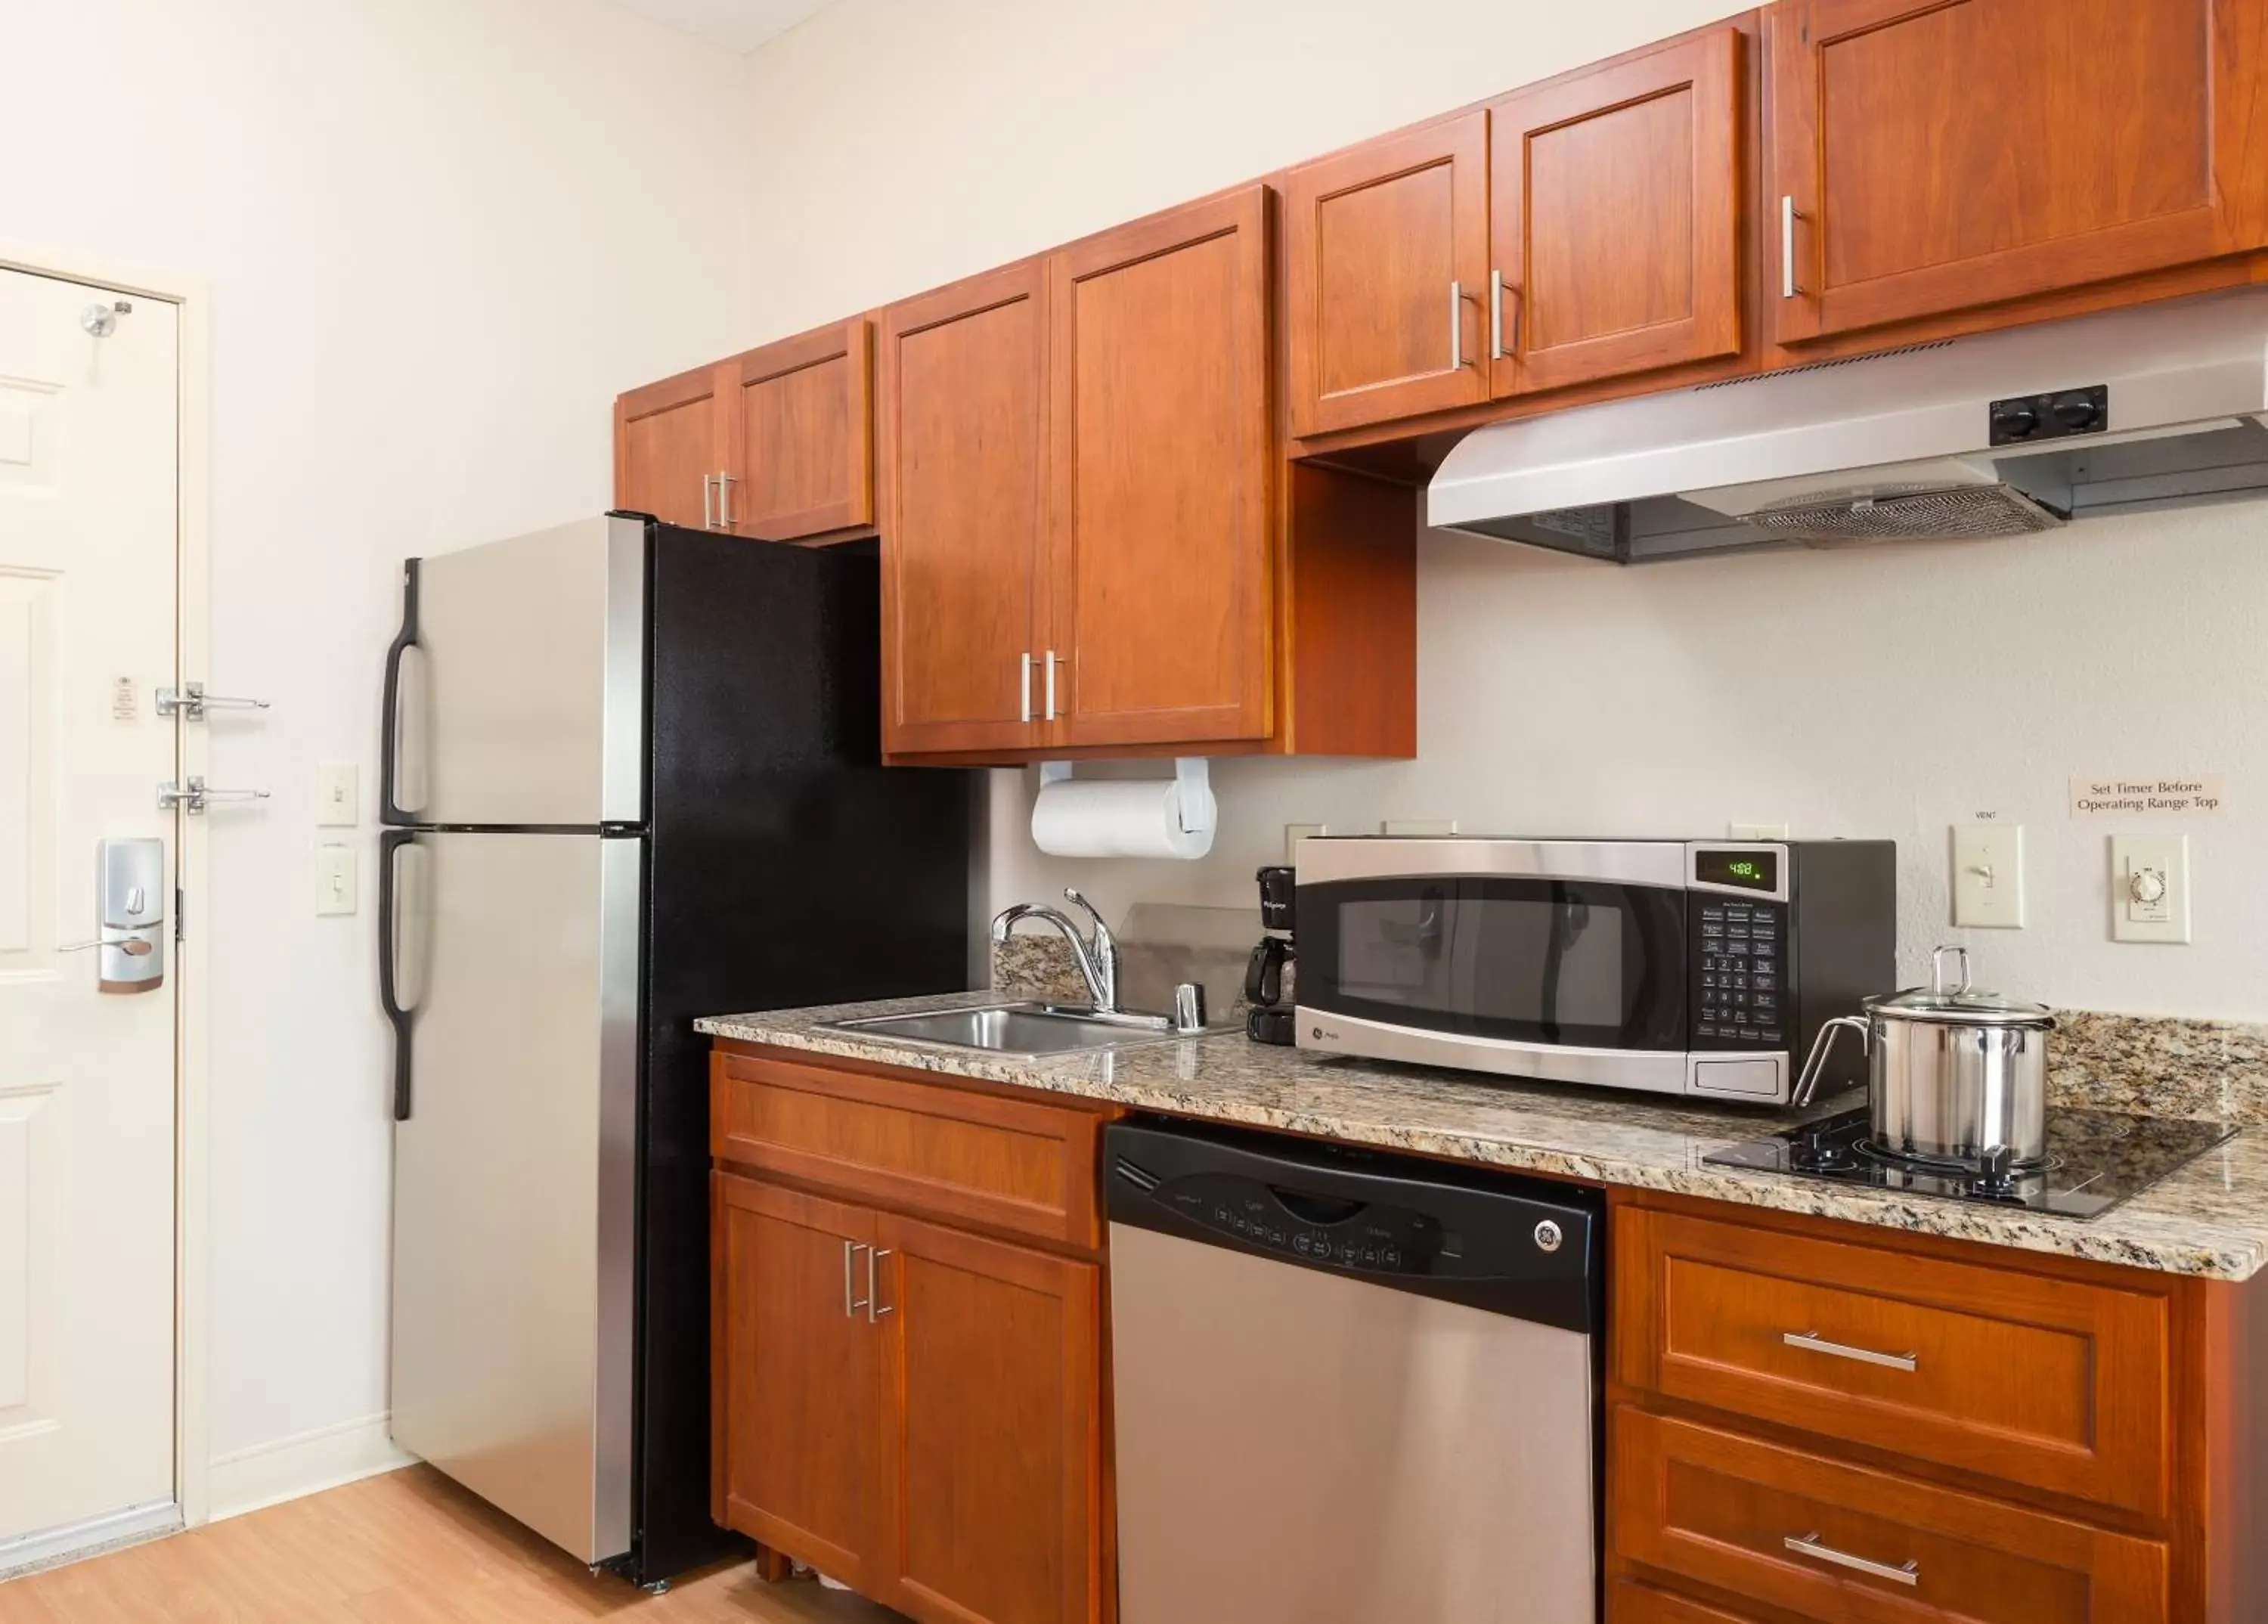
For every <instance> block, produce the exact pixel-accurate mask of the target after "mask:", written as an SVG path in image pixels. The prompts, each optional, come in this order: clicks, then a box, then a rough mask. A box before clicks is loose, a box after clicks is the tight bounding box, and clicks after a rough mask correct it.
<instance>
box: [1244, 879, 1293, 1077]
mask: <svg viewBox="0 0 2268 1624" xmlns="http://www.w3.org/2000/svg"><path fill="white" fill-rule="evenodd" d="M1294 874H1295V871H1294V870H1293V869H1292V868H1290V867H1285V865H1282V864H1270V866H1269V867H1265V868H1263V869H1262V870H1261V871H1260V872H1259V874H1258V875H1256V876H1255V878H1256V879H1257V880H1258V881H1259V882H1260V924H1261V928H1263V930H1265V931H1267V932H1269V933H1270V934H1267V935H1265V936H1263V937H1262V938H1261V939H1260V941H1259V942H1258V944H1257V945H1256V946H1255V947H1254V948H1253V949H1252V962H1251V963H1249V964H1248V965H1247V966H1246V968H1245V971H1244V1001H1245V1003H1246V1004H1247V1005H1248V1009H1247V1011H1246V1013H1245V1016H1244V1031H1245V1035H1246V1036H1247V1037H1249V1038H1251V1039H1252V1041H1253V1042H1255V1043H1261V1044H1288V1043H1290V1042H1291V1041H1292V1036H1293V1030H1292V1005H1293V1004H1294V1003H1295V1002H1297V1001H1298V1000H1297V999H1296V998H1295V996H1294V992H1295V985H1296V983H1297V980H1298V976H1299V971H1298V970H1297V968H1296V967H1295V966H1296V960H1297V958H1298V956H1299V949H1297V948H1295V947H1294V946H1293V945H1292V926H1293V914H1292V886H1293V884H1294V883H1295V881H1294Z"/></svg>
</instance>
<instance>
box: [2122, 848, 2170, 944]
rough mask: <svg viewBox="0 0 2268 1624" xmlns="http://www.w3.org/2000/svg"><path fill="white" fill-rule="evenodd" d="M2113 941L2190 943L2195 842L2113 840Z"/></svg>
mask: <svg viewBox="0 0 2268 1624" xmlns="http://www.w3.org/2000/svg"><path fill="white" fill-rule="evenodd" d="M2110 939H2111V940H2112V941H2163V942H2184V941H2188V940H2189V939H2190V838H2189V837H2188V836H2187V835H2113V836H2111V837H2110Z"/></svg>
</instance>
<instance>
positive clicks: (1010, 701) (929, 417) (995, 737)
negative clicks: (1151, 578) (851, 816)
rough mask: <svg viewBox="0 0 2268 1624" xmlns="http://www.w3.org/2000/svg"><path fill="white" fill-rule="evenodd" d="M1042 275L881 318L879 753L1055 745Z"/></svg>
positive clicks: (951, 290)
mask: <svg viewBox="0 0 2268 1624" xmlns="http://www.w3.org/2000/svg"><path fill="white" fill-rule="evenodd" d="M1047 298H1048V289H1047V267H1046V263H1045V262H1043V261H1041V260H1032V261H1028V262H1026V263H1024V264H1020V265H1012V266H1009V267H1008V268H1007V269H1004V270H997V271H993V272H990V273H989V274H987V275H985V276H982V277H973V278H971V279H970V280H968V281H967V282H961V283H956V284H954V285H953V286H951V287H948V288H942V289H939V291H938V292H934V293H929V294H925V295H924V296H923V297H921V298H919V299H912V300H909V301H908V302H907V303H905V304H902V305H898V306H893V307H892V308H891V309H890V310H889V311H888V312H887V313H886V314H885V315H884V316H883V319H882V358H881V391H880V393H881V448H882V474H883V479H882V486H883V517H882V627H883V634H882V675H883V700H882V705H883V732H882V745H883V749H885V750H887V751H889V752H891V753H893V754H906V753H913V752H923V751H946V750H1014V749H1028V748H1031V747H1033V746H1036V745H1038V744H1040V743H1042V742H1044V740H1043V738H1042V734H1041V732H1040V726H1041V725H1040V724H1039V723H1038V722H1037V721H1036V720H1035V718H1036V716H1037V712H1036V710H1035V708H1034V706H1035V700H1034V690H1035V688H1036V686H1037V683H1036V678H1035V675H1034V672H1033V667H1034V663H1035V656H1036V655H1037V653H1038V652H1039V650H1040V649H1042V647H1044V646H1045V644H1044V642H1043V641H1042V639H1044V638H1045V636H1046V630H1045V624H1044V623H1045V618H1046V605H1045V602H1044V598H1043V587H1042V568H1043V566H1044V557H1043V549H1044V546H1045V543H1046V518H1045V514H1046V507H1045V502H1046V488H1045V482H1046V471H1047V347H1048V326H1047Z"/></svg>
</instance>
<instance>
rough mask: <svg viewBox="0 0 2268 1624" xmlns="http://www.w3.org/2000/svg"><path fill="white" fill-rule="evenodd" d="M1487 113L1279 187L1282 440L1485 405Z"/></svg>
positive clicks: (1388, 142) (1318, 168) (1375, 147)
mask: <svg viewBox="0 0 2268 1624" xmlns="http://www.w3.org/2000/svg"><path fill="white" fill-rule="evenodd" d="M1488 213H1489V197H1488V114H1485V113H1469V114H1465V115H1464V116H1463V117H1462V118H1455V119H1450V120H1447V122H1442V123H1440V124H1431V125H1428V126H1426V127H1425V129H1415V130H1411V131H1410V132H1409V133H1408V134H1406V135H1400V136H1389V137H1386V138H1385V139H1383V140H1380V141H1373V142H1371V143H1369V144H1366V145H1364V146H1359V147H1357V148H1355V149H1353V150H1352V151H1347V152H1342V153H1339V154H1338V155H1337V156H1336V157H1333V158H1326V159H1319V160H1318V161H1316V162H1314V163H1312V164H1309V165H1307V166H1305V167H1303V168H1300V169H1295V170H1293V171H1292V173H1291V175H1290V176H1289V177H1288V178H1287V179H1286V181H1285V193H1284V249H1285V254H1286V255H1288V256H1289V262H1290V276H1289V279H1288V284H1287V285H1288V292H1289V296H1290V302H1291V310H1290V314H1289V321H1290V337H1289V343H1288V348H1289V351H1290V357H1291V389H1292V433H1293V434H1295V435H1308V434H1321V433H1325V432H1329V431H1330V430H1333V429H1350V428H1357V427H1359V426H1361V425H1363V424H1372V423H1385V422H1388V421H1390V420H1392V419H1393V418H1395V417H1412V416H1415V415H1416V414H1418V413H1419V412H1428V411H1439V410H1441V409H1442V408H1444V407H1448V406H1463V405H1468V404H1470V403H1471V402H1475V401H1484V400H1486V399H1487V398H1488V395H1489V378H1488V367H1487V364H1486V356H1485V355H1484V352H1483V351H1481V349H1480V348H1479V347H1478V340H1479V338H1480V334H1481V321H1480V314H1481V303H1482V299H1483V296H1484V294H1485V293H1486V292H1487V287H1486V283H1487V278H1488V269H1489V267H1488Z"/></svg>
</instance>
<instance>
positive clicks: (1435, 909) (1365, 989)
mask: <svg viewBox="0 0 2268 1624" xmlns="http://www.w3.org/2000/svg"><path fill="white" fill-rule="evenodd" d="M1297 912H1298V918H1299V921H1300V985H1299V1000H1300V1001H1299V1017H1298V1018H1299V1027H1298V1042H1299V1045H1300V1047H1301V1048H1303V1049H1314V1050H1319V1051H1322V1052H1328V1053H1334V1054H1359V1055H1368V1056H1371V1057H1373V1058H1375V1059H1386V1060H1403V1061H1410V1062H1414V1063H1418V1064H1421V1065H1429V1066H1455V1067H1468V1068H1470V1069H1473V1070H1476V1071H1486V1072H1498V1073H1503V1074H1510V1075H1513V1076H1520V1077H1535V1078H1542V1079H1544V1080H1547V1081H1557V1082H1572V1083H1589V1084H1594V1085H1597V1086H1600V1087H1603V1088H1615V1089H1645V1090H1646V1091H1648V1092H1652V1093H1659V1094H1684V1095H1694V1096H1707V1097H1713V1098H1719V1099H1732V1100H1749V1101H1783V1102H1784V1101H1786V1098H1787V1096H1788V1089H1789V1085H1790V1083H1791V1081H1792V1080H1793V1075H1794V1074H1795V1072H1796V1070H1797V1069H1798V1067H1799V1063H1800V1060H1801V1058H1802V1057H1803V1056H1804V1054H1805V1053H1807V1052H1808V1050H1809V1047H1810V1045H1811V1042H1812V1039H1813V1037H1815V1035H1816V1034H1817V1032H1818V1030H1819V1028H1820V1025H1821V1023H1822V1022H1825V1021H1827V1020H1829V1019H1830V1018H1831V1017H1833V1016H1836V1015H1852V1014H1855V1013H1857V1011H1858V1008H1859V999H1860V998H1862V997H1864V996H1865V995H1866V994H1867V993H1888V992H1889V991H1891V990H1892V989H1893V988H1894V987H1895V985H1896V974H1897V963H1896V959H1897V847H1896V845H1895V844H1893V843H1892V842H1890V841H1888V840H1796V841H1785V842H1764V843H1753V842H1734V841H1717V840H1680V841H1668V840H1497V839H1465V838H1425V839H1405V838H1321V839H1313V840H1307V841H1303V842H1302V843H1301V844H1300V863H1299V875H1298V907H1297ZM1859 1065H1860V1062H1859V1058H1858V1054H1857V1051H1856V1050H1855V1049H1853V1050H1851V1051H1847V1052H1845V1058H1844V1059H1843V1060H1842V1061H1841V1063H1840V1065H1839V1067H1837V1069H1836V1070H1834V1071H1832V1072H1830V1074H1829V1075H1828V1077H1827V1080H1826V1081H1827V1082H1828V1084H1829V1085H1830V1087H1831V1086H1832V1085H1836V1084H1840V1083H1845V1082H1854V1081H1859V1075H1860V1073H1859Z"/></svg>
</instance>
